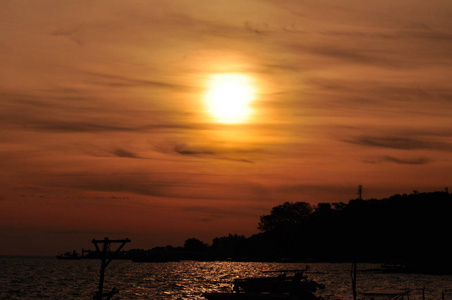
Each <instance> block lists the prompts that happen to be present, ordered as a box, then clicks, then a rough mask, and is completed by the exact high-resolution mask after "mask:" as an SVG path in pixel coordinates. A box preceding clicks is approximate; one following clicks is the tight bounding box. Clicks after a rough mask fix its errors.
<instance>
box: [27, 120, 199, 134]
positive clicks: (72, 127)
mask: <svg viewBox="0 0 452 300" xmlns="http://www.w3.org/2000/svg"><path fill="white" fill-rule="evenodd" d="M23 127H24V128H33V129H38V130H45V131H63V132H108V131H128V132H144V131H148V130H159V129H196V128H199V127H198V126H194V125H187V124H149V125H142V126H134V127H132V126H121V125H114V124H108V123H106V122H99V123H94V122H87V121H56V120H55V121H30V122H28V123H25V124H24V126H23Z"/></svg>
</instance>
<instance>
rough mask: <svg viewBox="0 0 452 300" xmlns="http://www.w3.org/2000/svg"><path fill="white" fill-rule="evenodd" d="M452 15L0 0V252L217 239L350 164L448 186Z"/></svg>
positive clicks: (362, 172) (321, 5)
mask: <svg viewBox="0 0 452 300" xmlns="http://www.w3.org/2000/svg"><path fill="white" fill-rule="evenodd" d="M451 16H452V1H448V0H444V1H435V0H431V1H425V0H410V1H389V0H378V1H373V0H371V1H358V0H348V1H333V0H331V1H323V0H320V1H319V0H316V1H302V0H285V1H276V0H275V1H264V0H262V1H258V0H227V1H226V0H186V1H182V0H179V1H171V0H161V1H157V0H149V1H144V0H143V1H138V0H128V1H125V0H122V1H117V0H108V1H107V0H69V1H60V0H42V1H34V0H29V1H25V0H15V1H12V0H11V1H10V0H2V1H0V76H1V77H0V78H1V81H0V168H1V169H0V170H1V173H0V186H1V191H0V239H1V240H2V243H1V245H0V254H45V255H53V254H56V252H57V251H65V250H72V249H77V250H80V249H81V248H82V247H84V248H89V247H90V246H91V245H90V241H91V239H93V238H103V237H105V236H108V237H110V238H126V237H128V238H130V239H131V240H132V243H131V244H130V246H128V247H129V248H145V249H147V248H151V247H154V246H165V245H168V244H171V245H173V246H178V245H182V244H183V242H184V241H185V240H186V239H187V238H191V237H195V238H198V239H201V240H203V241H204V242H207V243H211V241H212V238H214V237H216V236H223V235H227V234H228V233H237V234H244V235H246V236H249V235H251V234H253V233H257V232H258V230H257V223H258V221H259V216H260V215H263V214H267V213H269V212H270V209H271V208H272V207H273V206H276V205H278V204H281V203H283V202H285V201H306V202H309V203H312V204H316V203H319V202H340V201H343V202H348V200H350V199H353V198H356V197H357V195H356V189H357V186H358V185H359V184H362V185H363V187H364V188H363V198H365V199H368V198H382V197H387V196H391V195H393V194H396V193H400V194H403V193H411V192H412V191H413V190H418V191H421V192H424V191H425V192H427V191H435V190H444V188H445V187H449V188H452V158H451V153H452V84H451V80H452V18H451ZM225 78H226V79H225ZM228 80H230V81H228ZM237 82H238V84H236V83H237ZM238 91H239V92H238ZM240 91H243V93H244V96H243V99H244V100H243V101H244V102H243V103H242V102H240V103H239V104H237V105H238V106H237V107H235V106H230V103H232V102H233V101H234V99H236V98H240V97H242V94H241V92H240ZM215 101H216V102H219V103H220V104H219V105H220V106H219V107H214V105H217V104H214V103H215ZM245 102H246V103H245ZM224 103H228V104H227V105H226V106H221V105H223V104H224ZM229 109H230V110H231V111H232V114H235V113H237V114H238V117H233V118H230V117H229V116H225V115H223V114H225V111H226V110H229ZM91 247H92V246H91Z"/></svg>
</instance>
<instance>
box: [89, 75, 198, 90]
mask: <svg viewBox="0 0 452 300" xmlns="http://www.w3.org/2000/svg"><path fill="white" fill-rule="evenodd" d="M86 74H87V75H88V77H91V78H89V82H90V83H93V82H94V83H95V84H100V85H104V86H108V87H119V88H123V87H140V86H146V87H152V88H162V89H171V90H177V91H191V90H193V88H192V87H189V86H186V85H181V84H176V83H171V82H163V81H154V80H146V79H139V78H133V77H126V76H120V75H112V74H104V73H96V72H86Z"/></svg>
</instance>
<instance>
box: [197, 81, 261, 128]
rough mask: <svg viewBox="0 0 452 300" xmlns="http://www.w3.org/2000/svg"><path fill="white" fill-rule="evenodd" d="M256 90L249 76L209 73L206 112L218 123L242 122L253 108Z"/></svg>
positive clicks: (247, 117)
mask: <svg viewBox="0 0 452 300" xmlns="http://www.w3.org/2000/svg"><path fill="white" fill-rule="evenodd" d="M255 97H256V90H255V87H254V84H253V80H252V78H251V77H250V76H248V75H245V74H239V73H224V74H215V75H211V76H210V78H209V81H208V84H207V91H206V95H205V102H206V105H207V111H208V113H209V114H210V115H211V116H212V117H213V118H214V119H215V120H216V121H217V122H219V123H230V124H233V123H244V122H247V121H248V120H249V118H250V117H251V115H252V113H253V110H252V108H251V103H252V102H253V101H254V100H255Z"/></svg>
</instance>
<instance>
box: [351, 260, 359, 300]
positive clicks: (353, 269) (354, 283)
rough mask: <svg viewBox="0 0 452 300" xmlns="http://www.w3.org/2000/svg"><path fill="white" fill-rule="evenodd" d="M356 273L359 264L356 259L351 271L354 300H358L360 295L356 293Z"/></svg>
mask: <svg viewBox="0 0 452 300" xmlns="http://www.w3.org/2000/svg"><path fill="white" fill-rule="evenodd" d="M356 273H357V263H356V259H355V261H354V262H353V263H352V270H351V275H352V292H353V300H356V299H357V297H358V293H357V292H356Z"/></svg>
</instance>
